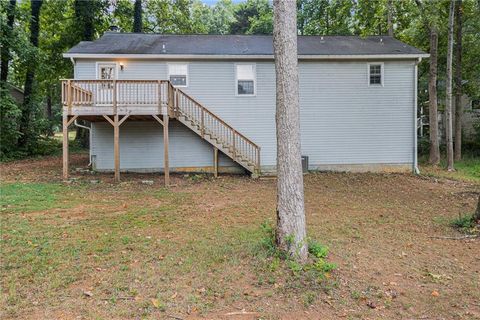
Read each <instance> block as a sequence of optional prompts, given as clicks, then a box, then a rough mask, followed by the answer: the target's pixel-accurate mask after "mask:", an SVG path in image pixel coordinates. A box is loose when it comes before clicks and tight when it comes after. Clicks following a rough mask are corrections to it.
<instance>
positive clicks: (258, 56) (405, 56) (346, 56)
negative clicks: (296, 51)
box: [63, 52, 430, 60]
mask: <svg viewBox="0 0 480 320" xmlns="http://www.w3.org/2000/svg"><path fill="white" fill-rule="evenodd" d="M429 56H430V55H429V54H427V53H415V54H331V55H319V54H312V55H307V54H302V55H298V59H299V60H372V59H373V60H375V59H382V60H383V59H393V60H395V59H421V58H428V57H429ZM63 57H64V58H71V59H73V58H84V59H178V60H182V59H190V60H273V59H274V56H273V54H252V55H248V54H168V53H167V54H165V53H164V54H124V53H123V54H115V53H114V54H112V53H68V52H67V53H64V54H63Z"/></svg>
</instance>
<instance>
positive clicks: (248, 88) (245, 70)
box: [235, 64, 256, 96]
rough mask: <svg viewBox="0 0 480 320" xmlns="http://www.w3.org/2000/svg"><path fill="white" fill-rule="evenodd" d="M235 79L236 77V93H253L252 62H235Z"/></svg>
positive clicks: (253, 69)
mask: <svg viewBox="0 0 480 320" xmlns="http://www.w3.org/2000/svg"><path fill="white" fill-rule="evenodd" d="M235 68H236V70H235V71H236V79H237V81H236V82H237V83H236V86H237V89H236V90H237V95H242V96H243V95H247V96H253V95H255V93H256V92H255V91H256V90H255V89H256V88H255V87H256V85H255V78H256V77H255V65H254V64H237V65H235Z"/></svg>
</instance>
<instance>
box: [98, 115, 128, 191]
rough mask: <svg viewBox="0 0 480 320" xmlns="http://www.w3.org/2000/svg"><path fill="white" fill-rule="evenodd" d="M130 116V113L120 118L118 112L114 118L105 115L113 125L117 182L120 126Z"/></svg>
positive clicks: (117, 179)
mask: <svg viewBox="0 0 480 320" xmlns="http://www.w3.org/2000/svg"><path fill="white" fill-rule="evenodd" d="M129 116H130V114H126V115H124V116H123V117H122V119H120V118H119V116H118V114H115V115H114V116H113V120H112V119H111V118H110V117H109V116H107V115H103V117H104V118H105V120H107V121H108V122H109V123H110V124H111V125H112V126H113V163H114V172H115V182H120V126H121V125H122V123H124V122H125V120H127V118H128V117H129Z"/></svg>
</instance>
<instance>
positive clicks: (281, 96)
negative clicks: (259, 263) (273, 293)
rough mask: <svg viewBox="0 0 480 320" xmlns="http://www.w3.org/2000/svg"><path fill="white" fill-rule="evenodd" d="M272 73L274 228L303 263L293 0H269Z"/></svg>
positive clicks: (304, 245)
mask: <svg viewBox="0 0 480 320" xmlns="http://www.w3.org/2000/svg"><path fill="white" fill-rule="evenodd" d="M273 11H274V20H273V47H274V53H275V73H276V104H277V110H276V124H277V174H278V180H277V230H276V241H277V245H278V246H279V248H280V249H281V250H284V251H285V252H287V253H288V254H289V255H290V256H291V257H292V258H294V259H296V260H297V261H299V262H305V261H306V259H307V257H308V248H307V241H306V230H305V203H304V192H303V174H302V160H301V148H300V108H299V96H298V59H297V12H296V1H284V0H274V1H273Z"/></svg>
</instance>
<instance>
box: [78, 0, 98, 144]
mask: <svg viewBox="0 0 480 320" xmlns="http://www.w3.org/2000/svg"><path fill="white" fill-rule="evenodd" d="M97 6H98V0H96V1H84V0H75V2H74V9H75V21H76V23H77V24H78V26H79V28H82V29H81V30H80V32H81V39H82V41H92V40H94V38H95V26H94V15H95V14H96V12H97V11H98V10H97ZM78 122H79V123H80V124H82V125H86V123H85V122H84V121H83V120H79V121H78ZM75 141H76V142H77V143H78V144H79V145H80V146H81V147H83V148H88V147H89V142H90V136H89V132H88V131H87V130H86V129H84V128H81V127H77V128H76V135H75Z"/></svg>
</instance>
